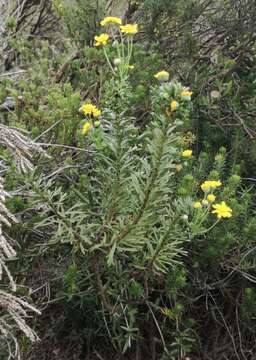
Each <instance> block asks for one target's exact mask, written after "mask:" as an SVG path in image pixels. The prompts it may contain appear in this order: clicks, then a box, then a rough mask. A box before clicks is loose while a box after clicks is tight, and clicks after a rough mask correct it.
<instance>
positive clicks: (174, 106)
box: [170, 100, 179, 111]
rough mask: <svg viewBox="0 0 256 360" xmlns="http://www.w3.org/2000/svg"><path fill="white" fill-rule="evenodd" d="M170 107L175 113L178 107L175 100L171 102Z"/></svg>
mask: <svg viewBox="0 0 256 360" xmlns="http://www.w3.org/2000/svg"><path fill="white" fill-rule="evenodd" d="M170 107H171V111H175V110H177V108H178V107H179V104H178V102H177V101H176V100H172V101H171V103H170Z"/></svg>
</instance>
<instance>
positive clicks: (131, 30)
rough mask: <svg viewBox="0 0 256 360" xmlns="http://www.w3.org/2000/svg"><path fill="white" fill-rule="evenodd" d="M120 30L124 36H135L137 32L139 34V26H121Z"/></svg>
mask: <svg viewBox="0 0 256 360" xmlns="http://www.w3.org/2000/svg"><path fill="white" fill-rule="evenodd" d="M120 30H121V32H122V33H124V34H127V35H134V34H137V32H138V25H137V24H126V25H121V26H120Z"/></svg>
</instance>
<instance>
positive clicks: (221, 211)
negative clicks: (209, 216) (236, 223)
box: [212, 201, 232, 219]
mask: <svg viewBox="0 0 256 360" xmlns="http://www.w3.org/2000/svg"><path fill="white" fill-rule="evenodd" d="M212 207H213V208H214V209H215V210H213V211H212V213H213V214H216V215H217V218H218V219H221V218H230V217H231V216H232V209H231V208H230V207H229V206H227V205H226V203H225V202H224V201H222V202H221V203H220V204H215V205H212Z"/></svg>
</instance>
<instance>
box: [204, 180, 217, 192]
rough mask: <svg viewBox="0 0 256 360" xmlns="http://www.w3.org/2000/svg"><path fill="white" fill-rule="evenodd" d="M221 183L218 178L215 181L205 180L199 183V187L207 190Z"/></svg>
mask: <svg viewBox="0 0 256 360" xmlns="http://www.w3.org/2000/svg"><path fill="white" fill-rule="evenodd" d="M221 185H222V183H221V182H220V181H219V180H218V181H216V180H207V181H205V182H204V183H203V184H202V185H201V189H202V190H203V191H208V190H211V189H215V188H217V187H220V186H221Z"/></svg>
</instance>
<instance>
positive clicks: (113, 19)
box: [100, 16, 122, 26]
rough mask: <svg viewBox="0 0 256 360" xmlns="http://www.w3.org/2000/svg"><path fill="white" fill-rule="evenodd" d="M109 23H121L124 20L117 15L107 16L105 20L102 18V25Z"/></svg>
mask: <svg viewBox="0 0 256 360" xmlns="http://www.w3.org/2000/svg"><path fill="white" fill-rule="evenodd" d="M107 24H117V25H121V24H122V20H121V19H120V18H118V17H115V16H107V17H105V18H104V19H103V20H101V22H100V25H101V26H105V25H107Z"/></svg>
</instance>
